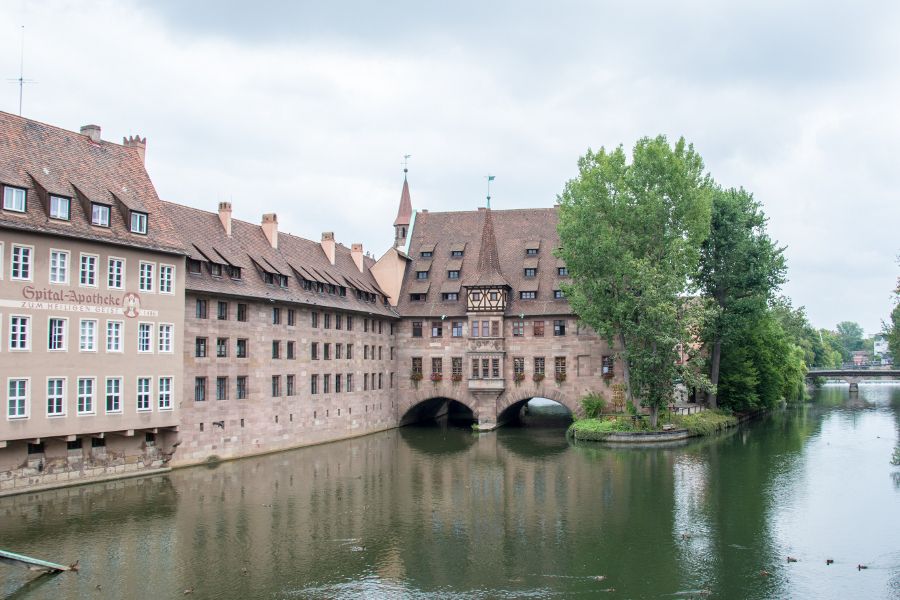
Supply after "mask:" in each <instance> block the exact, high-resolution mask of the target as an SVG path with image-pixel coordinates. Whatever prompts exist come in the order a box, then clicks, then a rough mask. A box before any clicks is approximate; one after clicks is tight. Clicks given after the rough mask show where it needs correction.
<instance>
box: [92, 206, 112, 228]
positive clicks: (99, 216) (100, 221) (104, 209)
mask: <svg viewBox="0 0 900 600" xmlns="http://www.w3.org/2000/svg"><path fill="white" fill-rule="evenodd" d="M91 224H92V225H99V226H101V227H109V206H107V205H105V204H91Z"/></svg>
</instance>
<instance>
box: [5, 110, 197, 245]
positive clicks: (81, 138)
mask: <svg viewBox="0 0 900 600" xmlns="http://www.w3.org/2000/svg"><path fill="white" fill-rule="evenodd" d="M0 185H9V186H14V187H19V188H24V189H25V190H26V211H25V213H17V212H14V211H9V210H3V209H0V227H6V228H12V229H20V230H27V231H34V232H40V233H46V234H51V235H60V236H65V237H72V238H81V239H87V240H93V241H98V242H104V243H110V244H118V245H125V246H135V247H139V248H145V249H149V250H161V251H165V252H175V253H179V254H181V253H184V252H185V250H184V248H183V246H182V243H181V239H180V238H179V237H178V235H177V234H176V232H175V227H174V225H173V224H172V222H171V221H170V220H169V218H168V216H167V215H166V214H164V213H163V212H162V211H161V210H160V199H159V197H158V196H157V194H156V189H155V188H154V187H153V183H152V182H151V181H150V177H149V175H148V174H147V171H146V169H145V168H144V162H143V160H142V158H141V155H140V153H139V151H138V150H137V149H136V148H127V147H125V146H123V145H121V144H115V143H113V142H108V141H105V140H101V141H100V142H94V141H92V140H91V138H90V137H88V136H87V135H83V134H81V133H76V132H74V131H67V130H65V129H60V128H59V127H54V126H52V125H46V124H44V123H40V122H38V121H32V120H30V119H25V118H23V117H19V116H16V115H11V114H9V113H5V112H0ZM50 194H52V195H58V196H65V197H67V198H69V199H70V200H71V201H70V218H69V220H68V221H65V220H60V219H51V218H50V215H49V195H50ZM91 202H97V203H101V204H106V205H108V206H110V208H111V209H110V224H109V227H100V226H96V225H92V224H91V215H90V203H91ZM132 209H133V210H136V211H141V212H146V213H147V214H148V219H147V221H148V223H147V234H146V235H143V234H138V233H132V232H131V231H130V224H129V223H128V222H127V218H128V216H127V215H128V210H132Z"/></svg>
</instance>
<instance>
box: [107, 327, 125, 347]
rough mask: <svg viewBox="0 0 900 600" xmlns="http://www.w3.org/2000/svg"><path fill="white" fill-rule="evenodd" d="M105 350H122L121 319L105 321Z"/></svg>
mask: <svg viewBox="0 0 900 600" xmlns="http://www.w3.org/2000/svg"><path fill="white" fill-rule="evenodd" d="M106 351H107V352H121V351H122V321H107V322H106Z"/></svg>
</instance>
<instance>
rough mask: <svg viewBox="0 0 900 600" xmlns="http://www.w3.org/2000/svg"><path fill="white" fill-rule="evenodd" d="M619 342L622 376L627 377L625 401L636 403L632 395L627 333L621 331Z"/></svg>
mask: <svg viewBox="0 0 900 600" xmlns="http://www.w3.org/2000/svg"><path fill="white" fill-rule="evenodd" d="M619 344H621V346H622V377H623V379H625V401H626V402H630V403H631V404H634V399H633V398H632V397H631V369H630V368H629V367H628V352H626V351H625V335H624V334H623V333H619Z"/></svg>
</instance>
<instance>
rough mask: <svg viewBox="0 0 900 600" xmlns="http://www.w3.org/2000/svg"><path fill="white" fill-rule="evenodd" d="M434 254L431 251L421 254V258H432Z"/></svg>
mask: <svg viewBox="0 0 900 600" xmlns="http://www.w3.org/2000/svg"><path fill="white" fill-rule="evenodd" d="M432 254H433V252H431V250H426V251H425V252H422V253H420V256H421V257H422V258H431V256H432Z"/></svg>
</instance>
